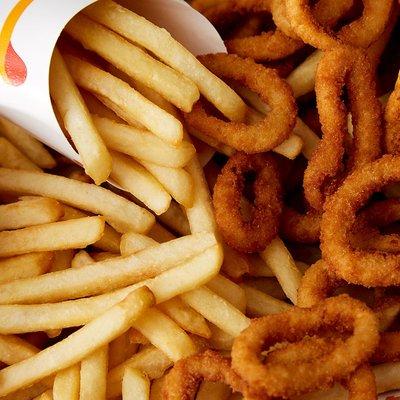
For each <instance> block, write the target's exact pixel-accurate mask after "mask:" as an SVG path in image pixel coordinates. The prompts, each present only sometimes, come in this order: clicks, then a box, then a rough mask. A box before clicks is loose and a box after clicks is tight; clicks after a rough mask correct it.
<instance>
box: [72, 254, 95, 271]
mask: <svg viewBox="0 0 400 400" xmlns="http://www.w3.org/2000/svg"><path fill="white" fill-rule="evenodd" d="M94 262H95V261H94V260H93V258H92V257H90V255H89V253H88V252H87V251H85V250H81V251H78V253H76V254H75V256H74V258H73V259H72V261H71V268H81V267H84V266H85V265H89V264H93V263H94Z"/></svg>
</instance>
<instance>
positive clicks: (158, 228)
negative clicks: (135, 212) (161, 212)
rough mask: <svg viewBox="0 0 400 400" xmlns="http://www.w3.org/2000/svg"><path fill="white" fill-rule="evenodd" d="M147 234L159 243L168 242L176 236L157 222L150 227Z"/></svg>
mask: <svg viewBox="0 0 400 400" xmlns="http://www.w3.org/2000/svg"><path fill="white" fill-rule="evenodd" d="M147 235H148V236H149V237H151V238H152V239H154V240H155V241H157V242H159V243H165V242H169V241H170V240H174V239H175V238H176V236H175V235H173V234H172V233H171V232H170V231H169V230H168V229H166V228H164V227H163V226H162V225H160V224H158V223H156V224H155V225H154V226H153V227H152V228H151V230H150V231H149V233H148V234H147Z"/></svg>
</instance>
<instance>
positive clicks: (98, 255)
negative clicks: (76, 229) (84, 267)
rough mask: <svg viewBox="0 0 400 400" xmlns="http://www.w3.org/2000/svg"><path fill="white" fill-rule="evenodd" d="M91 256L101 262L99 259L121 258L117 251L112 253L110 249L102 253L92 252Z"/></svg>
mask: <svg viewBox="0 0 400 400" xmlns="http://www.w3.org/2000/svg"><path fill="white" fill-rule="evenodd" d="M90 257H92V258H93V260H94V261H96V262H99V261H107V260H112V259H114V258H119V257H120V255H119V254H115V253H110V252H108V251H103V252H101V253H92V254H91V255H90Z"/></svg>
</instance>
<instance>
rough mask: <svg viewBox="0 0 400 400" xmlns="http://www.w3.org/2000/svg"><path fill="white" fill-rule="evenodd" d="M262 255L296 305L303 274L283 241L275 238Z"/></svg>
mask: <svg viewBox="0 0 400 400" xmlns="http://www.w3.org/2000/svg"><path fill="white" fill-rule="evenodd" d="M260 255H261V258H262V259H263V260H264V261H265V263H266V264H267V265H268V266H269V267H270V268H271V270H272V271H273V273H274V274H275V276H276V278H277V279H278V281H279V283H280V285H281V286H282V289H283V291H284V292H285V293H286V296H287V297H288V298H289V299H290V300H291V302H292V303H293V304H296V303H297V290H298V288H299V286H300V282H301V278H302V274H301V272H300V271H299V270H298V268H297V266H296V263H295V262H294V260H293V258H292V256H291V254H290V252H289V251H288V249H287V248H286V246H285V245H284V243H283V242H282V240H281V239H279V238H275V239H274V240H273V241H272V242H271V243H270V244H269V245H268V247H267V248H266V249H265V250H264V251H263V252H262V253H260Z"/></svg>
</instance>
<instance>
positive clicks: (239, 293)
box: [206, 275, 246, 313]
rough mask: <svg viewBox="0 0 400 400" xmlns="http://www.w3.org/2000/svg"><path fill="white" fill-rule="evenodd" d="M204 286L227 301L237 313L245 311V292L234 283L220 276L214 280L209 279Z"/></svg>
mask: <svg viewBox="0 0 400 400" xmlns="http://www.w3.org/2000/svg"><path fill="white" fill-rule="evenodd" d="M206 286H207V287H208V288H209V289H211V290H212V291H213V292H214V293H216V294H217V295H218V296H220V297H222V298H224V299H225V300H227V301H229V303H231V304H232V305H233V306H235V307H236V308H237V309H238V310H239V311H241V312H243V313H244V312H245V311H246V295H245V292H244V290H243V289H242V288H241V287H240V286H239V285H237V284H236V283H234V282H232V281H231V280H229V279H228V278H225V277H224V276H222V275H217V276H216V277H215V278H213V279H211V280H210V282H208V283H207V285H206Z"/></svg>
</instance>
